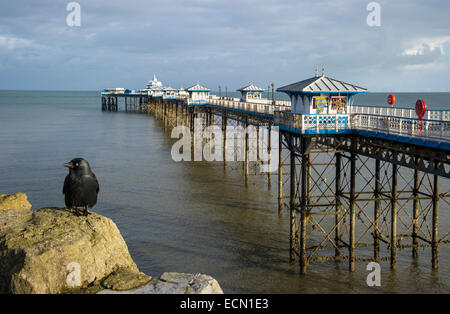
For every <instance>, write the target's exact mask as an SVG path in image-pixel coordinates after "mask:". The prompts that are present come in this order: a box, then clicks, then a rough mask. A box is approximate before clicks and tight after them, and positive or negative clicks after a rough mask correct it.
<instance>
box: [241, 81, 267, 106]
mask: <svg viewBox="0 0 450 314" xmlns="http://www.w3.org/2000/svg"><path fill="white" fill-rule="evenodd" d="M237 91H238V92H241V101H242V102H254V103H266V102H267V101H266V100H265V99H263V98H262V94H263V92H264V89H263V88H260V87H258V86H256V85H253V84H250V85H247V86H245V87H242V88H240V89H238V90H237Z"/></svg>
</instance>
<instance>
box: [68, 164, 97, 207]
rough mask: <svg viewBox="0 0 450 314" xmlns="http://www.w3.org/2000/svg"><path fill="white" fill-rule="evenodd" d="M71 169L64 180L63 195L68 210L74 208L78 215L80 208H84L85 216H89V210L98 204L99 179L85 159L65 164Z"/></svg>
mask: <svg viewBox="0 0 450 314" xmlns="http://www.w3.org/2000/svg"><path fill="white" fill-rule="evenodd" d="M64 166H65V167H68V168H69V174H68V175H67V176H66V179H65V180H64V187H63V194H64V200H65V202H66V207H67V208H74V209H75V213H76V215H78V209H77V208H78V207H84V212H83V214H84V216H87V215H88V211H87V208H88V207H90V208H92V207H93V206H94V205H95V204H96V203H97V194H98V191H99V190H100V189H99V186H98V181H97V178H96V177H95V174H94V173H93V172H92V170H91V167H90V166H89V163H88V162H87V161H86V160H84V159H83V158H75V159H72V160H71V161H70V162H68V163H65V164H64Z"/></svg>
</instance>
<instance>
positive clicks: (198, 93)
mask: <svg viewBox="0 0 450 314" xmlns="http://www.w3.org/2000/svg"><path fill="white" fill-rule="evenodd" d="M187 91H188V93H189V98H190V99H191V103H194V104H206V100H207V99H208V97H209V92H211V90H210V89H209V88H207V87H205V86H202V85H200V84H199V83H197V84H196V85H194V86H191V87H189V88H188V89H187Z"/></svg>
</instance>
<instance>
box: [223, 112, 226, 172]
mask: <svg viewBox="0 0 450 314" xmlns="http://www.w3.org/2000/svg"><path fill="white" fill-rule="evenodd" d="M222 134H223V168H224V169H226V167H227V116H226V112H223V113H222Z"/></svg>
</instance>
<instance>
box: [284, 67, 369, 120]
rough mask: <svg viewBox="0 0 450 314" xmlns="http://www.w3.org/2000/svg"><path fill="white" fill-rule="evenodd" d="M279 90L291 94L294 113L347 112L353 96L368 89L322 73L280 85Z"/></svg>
mask: <svg viewBox="0 0 450 314" xmlns="http://www.w3.org/2000/svg"><path fill="white" fill-rule="evenodd" d="M277 92H283V93H286V94H288V95H289V97H290V98H291V105H292V109H291V111H292V112H294V113H299V114H345V113H349V112H348V106H351V105H352V100H353V99H352V98H353V97H354V96H355V95H357V94H360V93H367V92H368V90H367V89H366V88H363V87H359V86H356V85H353V84H350V83H345V82H342V81H339V80H335V79H332V78H329V77H327V76H325V75H322V76H315V77H312V78H309V79H307V80H303V81H300V82H297V83H293V84H289V85H286V86H283V87H280V88H278V89H277Z"/></svg>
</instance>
